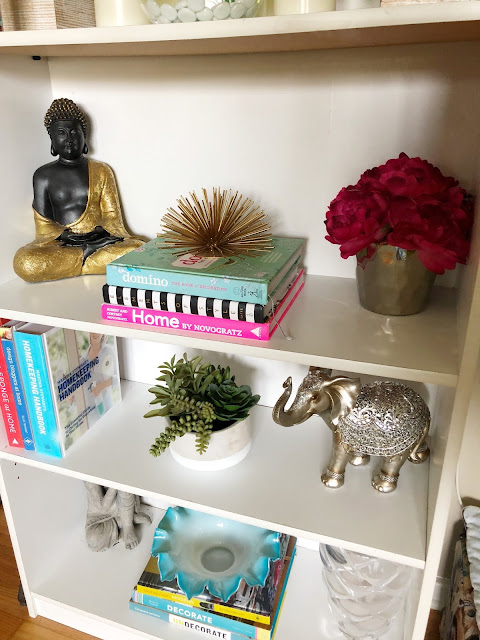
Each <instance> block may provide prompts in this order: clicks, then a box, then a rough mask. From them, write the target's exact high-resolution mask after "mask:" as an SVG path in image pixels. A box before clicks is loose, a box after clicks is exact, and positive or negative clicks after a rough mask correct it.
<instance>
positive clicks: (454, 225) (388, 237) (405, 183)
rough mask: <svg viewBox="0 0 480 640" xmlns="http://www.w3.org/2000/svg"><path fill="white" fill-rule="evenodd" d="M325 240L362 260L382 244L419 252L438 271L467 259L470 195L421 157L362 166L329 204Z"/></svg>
mask: <svg viewBox="0 0 480 640" xmlns="http://www.w3.org/2000/svg"><path fill="white" fill-rule="evenodd" d="M325 224H326V227H327V232H328V235H327V236H326V239H327V240H328V241H329V242H332V243H333V244H339V245H340V252H341V256H342V258H348V257H349V256H353V255H357V257H358V259H359V262H360V263H361V264H364V263H365V261H367V260H369V259H370V258H372V257H373V256H374V255H375V252H376V246H377V245H378V244H381V243H384V244H388V245H392V246H395V247H400V248H401V249H406V250H414V251H417V254H418V258H419V260H420V262H422V264H423V265H424V266H425V267H426V268H427V269H428V270H429V271H432V272H433V273H437V274H442V273H444V272H445V270H446V269H453V268H455V265H456V264H457V263H462V264H465V262H466V260H467V257H468V253H469V249H470V235H471V230H472V224H473V203H472V197H471V196H470V195H469V194H467V192H466V191H465V190H464V189H462V188H461V187H459V185H458V181H457V180H455V179H454V178H449V177H445V176H444V175H443V174H442V173H441V171H440V170H439V169H438V168H437V167H434V166H433V165H432V164H430V163H429V162H427V161H426V160H422V159H421V158H410V157H409V156H407V155H406V154H405V153H401V154H400V156H399V157H398V158H394V159H392V160H388V162H386V163H385V164H384V165H382V166H380V167H375V168H374V169H370V170H368V171H366V172H365V173H364V174H363V175H362V176H361V178H360V180H359V181H358V182H357V184H356V185H354V186H353V185H350V186H348V187H344V188H343V189H342V190H341V191H340V193H339V194H338V195H337V197H336V198H335V199H334V200H332V202H331V203H330V206H329V209H328V211H327V219H326V221H325Z"/></svg>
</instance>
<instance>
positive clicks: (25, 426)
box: [2, 338, 35, 451]
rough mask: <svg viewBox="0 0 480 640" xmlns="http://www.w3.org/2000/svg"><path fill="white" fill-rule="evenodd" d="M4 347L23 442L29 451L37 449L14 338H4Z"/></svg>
mask: <svg viewBox="0 0 480 640" xmlns="http://www.w3.org/2000/svg"><path fill="white" fill-rule="evenodd" d="M2 348H3V355H4V356H5V362H6V363H7V369H8V374H9V376H10V383H11V385H12V391H13V399H14V401H15V406H16V408H17V417H18V422H19V425H20V430H21V433H22V437H23V444H24V447H25V449H26V450H27V451H35V443H34V440H33V433H32V427H31V425H30V418H29V416H28V409H27V403H26V400H25V393H24V391H23V384H22V376H21V374H20V369H19V366H18V359H17V354H16V352H15V346H14V344H13V340H12V339H9V338H2Z"/></svg>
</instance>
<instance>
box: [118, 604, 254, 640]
mask: <svg viewBox="0 0 480 640" xmlns="http://www.w3.org/2000/svg"><path fill="white" fill-rule="evenodd" d="M128 606H129V608H130V609H131V610H132V611H138V612H140V613H145V614H147V615H149V616H153V617H154V618H159V619H160V620H164V621H165V622H170V623H172V624H175V625H177V626H180V627H185V628H186V629H189V630H191V631H196V632H197V633H200V634H202V635H204V636H207V637H208V638H210V639H211V638H218V639H219V640H245V636H244V635H239V634H237V633H232V632H231V631H227V630H226V629H221V628H220V627H214V626H212V625H209V624H205V623H204V622H197V621H196V620H189V619H187V618H182V617H181V616H176V615H173V614H171V613H167V612H166V611H161V610H160V609H151V608H150V607H146V606H145V605H142V604H138V603H137V602H132V601H130V602H129V603H128Z"/></svg>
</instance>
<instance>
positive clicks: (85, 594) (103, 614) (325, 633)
mask: <svg viewBox="0 0 480 640" xmlns="http://www.w3.org/2000/svg"><path fill="white" fill-rule="evenodd" d="M152 537H153V525H152V527H151V528H150V529H149V530H147V531H145V530H144V532H143V538H142V542H141V544H140V546H139V547H137V548H136V549H135V550H133V551H132V552H127V551H126V550H125V549H124V548H123V546H122V545H121V544H120V545H117V546H116V547H114V548H113V549H110V550H109V551H107V552H105V553H97V554H95V553H92V552H91V551H89V550H88V548H87V547H86V545H85V542H84V540H83V539H82V538H81V536H80V535H79V536H78V538H77V539H76V540H73V541H72V540H71V541H70V542H71V549H70V551H69V553H68V555H66V556H64V557H63V562H62V566H59V567H58V570H57V571H55V572H52V574H51V575H49V576H48V578H47V579H46V580H45V581H44V582H43V583H42V584H40V585H38V588H36V591H34V592H33V594H32V595H33V599H34V603H35V606H36V609H37V611H38V613H39V615H43V616H45V617H51V618H53V619H56V620H57V621H58V622H61V623H64V624H65V623H70V624H71V623H72V622H73V623H75V617H74V618H73V620H72V614H74V613H75V612H76V613H77V616H78V618H77V620H78V621H77V628H79V627H80V628H81V629H82V630H84V631H86V632H88V633H96V632H97V633H98V632H101V631H102V630H103V629H102V626H103V625H104V624H107V625H112V626H114V630H113V633H112V635H111V637H114V638H118V637H121V638H122V640H123V638H124V637H129V635H128V632H131V633H132V637H135V638H137V637H139V638H145V639H149V638H161V639H162V640H191V639H192V638H195V637H196V635H195V634H192V632H191V631H188V630H185V629H180V628H177V627H176V626H175V625H173V624H169V623H167V622H164V621H162V620H158V619H157V618H153V617H150V616H147V615H144V614H141V613H138V612H134V611H130V610H129V608H128V601H129V598H130V594H131V591H132V589H133V586H134V585H135V583H136V581H137V580H138V578H139V576H140V573H141V572H142V569H143V567H144V566H145V564H146V563H147V560H148V558H149V555H150V546H151V541H152ZM65 567H68V569H67V570H65ZM100 585H102V586H101V587H100ZM55 605H57V606H56V607H55ZM86 617H87V620H85V618H86ZM82 622H83V626H82ZM299 632H300V633H301V637H302V639H304V640H310V639H311V640H313V639H314V638H329V640H340V639H341V638H342V636H341V635H340V634H339V632H338V630H337V627H336V625H335V622H334V620H333V619H332V616H331V613H330V610H329V608H328V601H327V593H326V589H325V586H324V584H323V579H322V569H321V561H320V558H319V554H318V552H317V551H310V550H308V549H303V548H298V550H297V554H296V557H295V559H294V564H293V567H292V570H291V574H290V578H289V581H288V585H287V592H286V597H285V601H284V605H283V608H282V611H281V614H280V619H279V623H278V627H277V631H276V634H275V640H291V639H292V638H295V637H297V636H298V634H299ZM124 633H125V634H127V635H126V636H124V635H123V634H124ZM115 634H116V635H115ZM120 634H122V635H120ZM137 634H138V635H137ZM101 637H105V636H104V635H102V636H101ZM198 637H200V636H198ZM402 637H403V633H402V631H401V630H399V629H392V630H391V632H389V633H388V637H386V638H385V640H400V638H402Z"/></svg>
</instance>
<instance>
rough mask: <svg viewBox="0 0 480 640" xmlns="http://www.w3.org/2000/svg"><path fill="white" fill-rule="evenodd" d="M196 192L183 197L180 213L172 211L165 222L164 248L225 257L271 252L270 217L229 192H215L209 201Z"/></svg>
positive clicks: (242, 198) (204, 190)
mask: <svg viewBox="0 0 480 640" xmlns="http://www.w3.org/2000/svg"><path fill="white" fill-rule="evenodd" d="M202 193H203V197H202V198H201V199H199V198H198V196H197V195H196V193H195V192H193V193H190V199H189V198H186V197H185V196H181V197H180V198H179V199H178V200H177V202H178V208H179V211H176V210H175V209H172V208H169V209H168V213H166V214H165V215H164V217H163V218H162V226H163V229H164V232H163V233H162V234H159V235H160V236H161V237H162V238H163V239H164V244H165V245H166V246H168V247H172V248H175V249H178V250H179V253H180V252H182V253H193V254H196V255H200V256H205V257H207V256H212V257H225V256H240V255H245V254H248V255H250V254H252V253H256V252H261V251H268V250H270V249H272V248H273V247H272V244H271V239H272V237H271V234H270V225H269V224H268V220H267V216H266V215H265V214H264V213H263V211H261V210H260V207H256V206H255V204H254V202H253V201H252V200H250V199H249V198H246V197H244V196H242V195H240V194H239V193H238V191H237V192H235V193H233V192H232V191H230V190H228V191H227V190H224V191H220V189H213V198H212V199H209V197H208V194H207V191H206V189H202Z"/></svg>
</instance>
